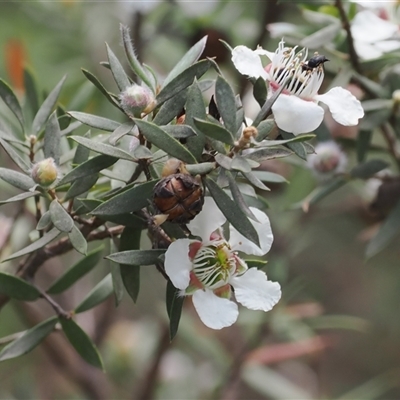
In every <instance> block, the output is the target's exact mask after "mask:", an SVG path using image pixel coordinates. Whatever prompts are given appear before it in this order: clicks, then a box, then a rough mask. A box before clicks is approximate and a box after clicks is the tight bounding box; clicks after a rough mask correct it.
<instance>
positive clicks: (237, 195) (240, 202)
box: [226, 171, 257, 221]
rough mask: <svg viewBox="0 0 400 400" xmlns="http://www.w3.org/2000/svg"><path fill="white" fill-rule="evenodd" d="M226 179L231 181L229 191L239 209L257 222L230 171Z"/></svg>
mask: <svg viewBox="0 0 400 400" xmlns="http://www.w3.org/2000/svg"><path fill="white" fill-rule="evenodd" d="M226 177H227V178H228V181H229V189H230V191H231V193H232V197H233V201H234V202H235V203H236V205H237V206H238V207H239V209H240V210H241V211H242V212H243V214H245V215H247V216H248V217H249V218H251V219H253V220H255V221H257V218H256V217H255V215H254V214H253V213H252V212H251V210H250V208H249V207H248V206H247V204H246V202H245V201H244V198H243V195H242V193H241V191H240V189H239V187H238V185H237V183H236V181H235V179H234V177H233V175H232V173H230V172H229V171H227V172H226Z"/></svg>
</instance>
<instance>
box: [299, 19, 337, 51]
mask: <svg viewBox="0 0 400 400" xmlns="http://www.w3.org/2000/svg"><path fill="white" fill-rule="evenodd" d="M341 29H342V24H341V23H340V22H339V20H338V21H335V22H334V23H333V24H330V25H327V26H324V27H323V28H322V29H320V30H318V31H316V32H314V33H312V34H311V35H309V36H307V37H305V38H304V39H302V40H301V42H300V44H301V46H304V47H308V48H312V49H317V48H319V47H321V46H324V45H325V44H326V43H330V42H331V41H332V40H333V39H334V38H335V37H336V36H337V34H338V33H339V32H340V30H341Z"/></svg>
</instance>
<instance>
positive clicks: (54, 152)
mask: <svg viewBox="0 0 400 400" xmlns="http://www.w3.org/2000/svg"><path fill="white" fill-rule="evenodd" d="M60 141H61V131H60V126H59V125H58V120H57V112H56V111H54V112H53V113H52V114H51V115H50V118H49V120H48V121H47V124H46V130H45V134H44V145H43V153H44V157H45V158H49V157H52V158H53V159H54V161H55V162H56V164H57V165H60V152H61V148H60Z"/></svg>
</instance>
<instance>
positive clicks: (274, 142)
mask: <svg viewBox="0 0 400 400" xmlns="http://www.w3.org/2000/svg"><path fill="white" fill-rule="evenodd" d="M263 122H264V121H263ZM260 125H261V124H260ZM260 125H259V126H260ZM315 136H316V135H314V134H313V133H307V134H304V135H297V136H294V137H290V139H284V140H263V141H262V142H259V143H257V145H256V147H257V148H263V147H274V146H279V145H282V144H287V143H294V142H305V141H307V140H311V139H314V138H315ZM257 140H258V137H257Z"/></svg>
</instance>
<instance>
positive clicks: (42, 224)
mask: <svg viewBox="0 0 400 400" xmlns="http://www.w3.org/2000/svg"><path fill="white" fill-rule="evenodd" d="M50 224H51V216H50V211H46V212H45V213H44V214H43V215H42V216H41V217H40V219H39V222H38V223H37V225H36V229H37V230H38V231H41V230H42V229H46V228H47V227H48V226H50Z"/></svg>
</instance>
